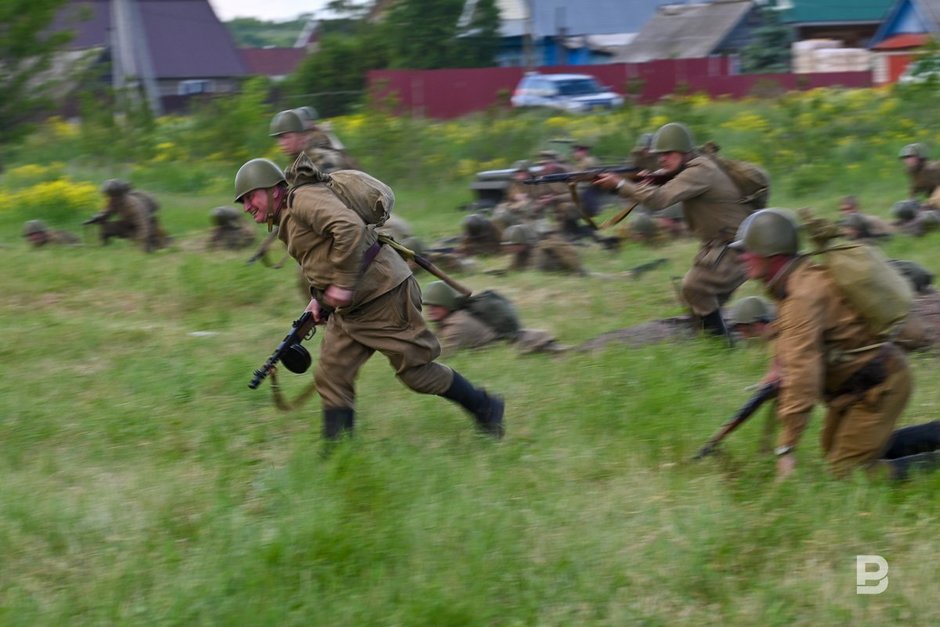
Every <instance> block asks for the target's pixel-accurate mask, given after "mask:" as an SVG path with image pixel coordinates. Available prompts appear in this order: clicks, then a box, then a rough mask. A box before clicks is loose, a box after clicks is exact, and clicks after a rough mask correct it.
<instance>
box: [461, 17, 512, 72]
mask: <svg viewBox="0 0 940 627" xmlns="http://www.w3.org/2000/svg"><path fill="white" fill-rule="evenodd" d="M501 23H502V19H501V17H500V13H499V6H498V5H497V4H496V0H477V2H476V5H475V7H474V11H473V14H472V15H471V17H470V23H469V24H468V25H467V27H466V29H465V30H464V32H463V33H460V35H459V38H458V47H457V58H456V59H455V61H456V63H455V65H458V66H463V67H487V66H491V65H493V63H494V62H495V60H496V54H497V53H498V52H499V46H500V33H499V27H500V25H501Z"/></svg>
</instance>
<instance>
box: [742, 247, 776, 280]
mask: <svg viewBox="0 0 940 627" xmlns="http://www.w3.org/2000/svg"><path fill="white" fill-rule="evenodd" d="M741 261H742V262H744V267H745V268H747V278H749V279H757V280H758V281H763V280H769V279H770V278H771V277H769V276H768V273H769V272H770V260H769V259H768V258H767V257H761V256H760V255H755V254H754V253H752V252H748V251H744V252H743V253H741Z"/></svg>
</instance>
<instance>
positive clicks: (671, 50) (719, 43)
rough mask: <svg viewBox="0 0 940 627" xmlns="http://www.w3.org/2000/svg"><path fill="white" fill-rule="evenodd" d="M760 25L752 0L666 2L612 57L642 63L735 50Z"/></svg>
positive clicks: (743, 45)
mask: <svg viewBox="0 0 940 627" xmlns="http://www.w3.org/2000/svg"><path fill="white" fill-rule="evenodd" d="M760 25H761V16H760V11H759V10H758V9H757V6H756V5H755V4H754V2H752V1H751V0H714V1H713V2H704V3H693V4H667V5H663V6H660V7H659V8H658V9H657V11H656V14H655V15H653V17H652V18H651V19H650V20H649V22H647V23H646V24H645V25H644V26H643V29H642V30H641V31H640V32H639V34H638V35H637V36H636V37H635V38H634V39H633V41H631V42H630V43H629V44H627V45H626V46H625V47H624V48H623V49H622V50H620V51H619V52H618V53H617V55H616V56H615V60H616V61H618V62H622V63H641V62H644V61H653V60H657V59H699V58H704V57H710V56H716V55H729V54H736V53H738V52H739V51H740V50H741V49H742V48H743V47H745V46H746V45H747V44H748V43H749V42H750V40H751V33H752V31H753V30H754V29H755V28H756V27H758V26H760Z"/></svg>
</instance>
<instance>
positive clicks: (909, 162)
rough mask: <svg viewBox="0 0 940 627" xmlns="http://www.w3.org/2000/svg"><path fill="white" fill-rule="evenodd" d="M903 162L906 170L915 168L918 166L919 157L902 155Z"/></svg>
mask: <svg viewBox="0 0 940 627" xmlns="http://www.w3.org/2000/svg"><path fill="white" fill-rule="evenodd" d="M901 161H903V162H904V167H906V168H907V169H908V170H911V171H913V170H916V169H917V168H918V166H920V157H913V156H912V157H904V158H903V159H901Z"/></svg>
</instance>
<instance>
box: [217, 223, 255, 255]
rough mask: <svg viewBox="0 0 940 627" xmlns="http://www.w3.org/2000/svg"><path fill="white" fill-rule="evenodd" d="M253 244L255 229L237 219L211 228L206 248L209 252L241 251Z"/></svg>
mask: <svg viewBox="0 0 940 627" xmlns="http://www.w3.org/2000/svg"><path fill="white" fill-rule="evenodd" d="M254 243H255V229H254V228H252V226H251V225H250V224H245V223H244V222H243V221H242V220H241V219H239V220H237V221H232V222H227V223H224V224H218V225H216V226H215V227H213V229H212V233H211V234H210V235H209V241H208V242H207V243H206V248H207V249H209V250H241V249H243V248H248V247H249V246H251V245H253V244H254Z"/></svg>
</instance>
